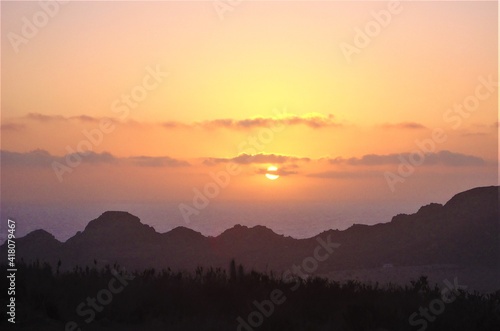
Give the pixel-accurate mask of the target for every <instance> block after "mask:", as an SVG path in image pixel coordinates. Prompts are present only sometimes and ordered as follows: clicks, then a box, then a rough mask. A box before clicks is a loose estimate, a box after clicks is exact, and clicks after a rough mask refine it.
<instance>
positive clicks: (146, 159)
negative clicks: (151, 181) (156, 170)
mask: <svg viewBox="0 0 500 331" xmlns="http://www.w3.org/2000/svg"><path fill="white" fill-rule="evenodd" d="M129 160H130V161H132V163H133V164H135V165H137V166H140V167H185V166H189V163H188V162H186V161H181V160H176V159H173V158H171V157H168V156H159V157H154V156H133V157H129Z"/></svg>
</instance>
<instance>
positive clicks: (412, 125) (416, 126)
mask: <svg viewBox="0 0 500 331" xmlns="http://www.w3.org/2000/svg"><path fill="white" fill-rule="evenodd" d="M382 128H384V129H407V130H421V129H427V127H426V126H425V125H423V124H420V123H416V122H401V123H394V124H393V123H386V124H382Z"/></svg>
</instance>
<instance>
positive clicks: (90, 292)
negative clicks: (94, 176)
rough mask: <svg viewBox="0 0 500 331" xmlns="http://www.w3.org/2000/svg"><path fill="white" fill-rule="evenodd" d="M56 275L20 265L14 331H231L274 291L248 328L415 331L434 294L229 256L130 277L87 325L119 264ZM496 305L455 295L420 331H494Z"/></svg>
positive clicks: (495, 298)
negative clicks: (274, 300)
mask: <svg viewBox="0 0 500 331" xmlns="http://www.w3.org/2000/svg"><path fill="white" fill-rule="evenodd" d="M63 262H64V261H62V262H61V263H63ZM58 264H59V265H60V263H58ZM2 267H4V268H6V266H2ZM58 269H59V268H57V269H56V271H53V270H52V268H51V266H50V265H49V264H46V263H40V262H39V261H35V262H34V263H31V264H26V263H24V262H20V263H18V271H17V279H16V309H17V310H16V324H17V326H18V327H19V328H20V329H30V330H35V329H36V330H64V327H65V324H66V323H67V322H69V321H74V322H76V323H77V324H78V325H79V326H80V327H81V329H82V330H96V329H99V330H100V329H101V328H105V329H106V330H122V329H124V325H128V328H127V330H129V329H130V327H136V329H137V330H150V329H151V330H187V331H189V330H197V331H199V330H201V331H203V330H236V328H237V326H238V322H237V320H236V319H237V317H241V318H242V319H243V320H247V318H248V316H249V314H250V313H252V312H253V311H256V307H255V305H254V302H255V301H257V302H259V303H260V302H262V301H264V300H269V298H270V293H271V292H272V291H273V290H275V289H280V290H281V291H282V292H283V293H284V296H285V297H286V301H285V302H284V303H283V304H281V305H279V306H275V307H274V311H273V313H272V314H271V315H270V316H269V317H265V318H264V321H263V323H262V325H260V326H259V327H258V328H254V330H259V331H260V330H292V331H293V330H348V331H349V330H353V331H354V330H362V331H366V330H394V331H396V330H397V331H399V330H418V328H417V327H412V326H410V324H409V322H408V319H409V316H410V315H411V314H413V313H414V312H417V311H418V309H419V308H420V307H428V306H429V303H430V302H431V301H432V300H434V299H438V298H440V291H439V289H438V288H437V287H434V288H432V287H431V286H430V284H429V283H428V280H427V278H426V277H421V278H419V279H417V280H415V281H412V282H411V283H410V284H409V285H406V286H396V285H387V286H380V285H379V284H378V283H376V284H363V283H360V282H357V281H349V282H346V283H344V284H340V283H338V282H332V281H328V280H326V279H322V278H315V277H313V278H309V279H307V280H302V279H299V278H295V282H291V281H290V280H284V279H282V278H280V277H276V276H275V275H272V274H264V273H258V272H255V271H253V270H251V271H249V272H245V271H244V268H243V266H241V265H237V264H236V261H234V260H233V261H230V263H229V273H227V272H226V270H222V269H220V268H217V269H214V268H202V267H198V268H196V270H195V271H194V272H193V273H187V272H174V271H172V270H170V269H167V270H155V269H146V270H142V271H140V272H135V273H134V274H133V275H134V277H135V278H134V279H133V280H130V281H129V283H128V285H127V286H125V287H124V289H123V291H121V292H120V293H117V294H114V295H113V299H112V301H111V302H110V303H109V304H108V305H105V306H103V309H102V311H100V312H96V315H95V319H94V320H93V321H92V322H90V323H89V324H87V323H86V322H85V319H84V317H82V316H79V315H78V313H77V312H76V308H77V306H78V305H79V304H81V303H82V302H85V300H86V299H87V297H96V295H97V293H98V292H99V291H100V290H102V289H106V288H108V286H109V281H110V280H111V279H112V278H114V277H115V276H114V275H113V272H114V270H121V269H120V266H118V265H113V266H110V265H106V266H105V267H103V268H101V269H98V268H97V267H96V265H95V264H94V265H93V266H85V267H75V268H74V269H73V270H71V271H66V272H62V271H59V270H58ZM122 274H123V272H122ZM3 279H4V280H3V282H5V283H4V284H5V285H7V286H6V287H8V284H7V283H6V282H7V279H6V278H5V277H4V278H3ZM6 287H4V288H6ZM292 288H296V290H295V291H294V290H292ZM7 300H8V297H7V291H2V292H1V294H0V301H1V302H0V303H1V304H2V305H3V307H5V305H6V304H7ZM499 302H500V291H497V292H496V293H491V294H488V295H483V294H480V293H468V292H465V291H460V292H459V293H458V295H457V298H456V300H455V301H454V302H452V303H449V304H446V307H445V311H444V312H443V313H442V314H441V315H439V316H438V317H437V318H436V320H435V321H433V322H432V323H429V325H428V327H427V329H426V330H429V331H432V330H439V331H447V330H454V331H457V330H458V331H460V330H464V331H473V330H481V331H483V330H500V314H499V313H498V311H499V308H498V307H499ZM7 318H8V315H6V314H2V317H1V318H0V326H1V327H2V329H5V328H4V327H5V326H7V324H9V323H8V322H7ZM9 326H10V325H9ZM133 330H135V329H133Z"/></svg>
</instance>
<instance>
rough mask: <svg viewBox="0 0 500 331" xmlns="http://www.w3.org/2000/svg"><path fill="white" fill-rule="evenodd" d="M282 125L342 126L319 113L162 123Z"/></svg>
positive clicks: (238, 127) (170, 125)
mask: <svg viewBox="0 0 500 331" xmlns="http://www.w3.org/2000/svg"><path fill="white" fill-rule="evenodd" d="M282 125H305V126H308V127H310V128H313V129H320V128H325V127H340V126H342V125H341V124H339V123H336V122H335V121H334V116H333V115H332V114H329V115H327V116H325V115H322V114H317V113H311V114H305V115H301V116H298V115H286V116H282V117H277V118H271V117H257V118H250V119H242V120H235V119H230V118H224V119H215V120H209V121H203V122H195V123H192V124H185V123H181V122H175V121H168V122H163V123H162V126H163V127H165V128H167V129H177V128H192V127H198V128H202V129H207V130H214V129H220V128H224V129H230V130H245V129H254V128H265V127H279V126H282Z"/></svg>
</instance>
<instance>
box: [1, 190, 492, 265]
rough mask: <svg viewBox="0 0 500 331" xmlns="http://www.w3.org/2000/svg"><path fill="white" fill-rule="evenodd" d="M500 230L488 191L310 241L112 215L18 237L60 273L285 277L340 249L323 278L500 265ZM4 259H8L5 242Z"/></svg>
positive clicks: (21, 253) (29, 252)
mask: <svg viewBox="0 0 500 331" xmlns="http://www.w3.org/2000/svg"><path fill="white" fill-rule="evenodd" d="M305 226H306V225H305ZM499 229H500V228H499V187H498V186H489V187H478V188H474V189H471V190H468V191H465V192H461V193H459V194H456V195H455V196H454V197H452V198H451V199H450V200H449V201H448V202H447V203H446V204H444V205H441V204H437V203H431V204H429V205H426V206H423V207H421V208H420V209H419V210H418V211H417V212H416V213H415V214H411V215H407V214H400V215H396V216H394V217H393V218H392V220H391V221H390V222H388V223H381V224H376V225H371V226H369V225H361V224H355V225H353V226H351V227H350V228H348V229H346V230H343V231H339V230H328V231H325V232H322V233H320V234H318V235H317V236H315V237H312V238H308V239H294V238H291V237H287V236H283V235H278V234H276V233H274V232H273V231H272V230H270V229H269V228H266V227H265V226H255V227H252V228H248V227H246V226H241V225H235V226H234V227H232V228H230V229H228V230H226V231H224V232H223V233H222V234H220V235H218V236H216V237H205V236H203V235H202V234H201V233H199V232H196V231H194V230H191V229H188V228H186V227H177V228H175V229H173V230H171V231H169V232H166V233H158V232H156V231H155V229H154V228H152V227H151V226H148V225H146V224H143V223H141V221H140V219H139V218H138V217H136V216H134V215H131V214H129V213H127V212H123V211H107V212H105V213H103V214H102V215H101V216H99V217H98V218H96V219H94V220H92V221H90V222H89V223H88V225H87V226H86V227H85V229H84V230H83V231H81V232H80V231H79V232H78V233H77V234H76V235H74V236H73V237H71V238H70V239H68V240H67V241H66V242H60V241H58V240H57V239H56V238H55V237H54V236H53V235H52V234H50V233H48V232H46V231H45V230H36V231H33V232H31V233H29V234H28V235H26V236H24V237H22V238H18V239H17V240H16V250H17V251H16V254H17V256H16V259H18V260H20V259H23V260H24V261H25V262H30V261H35V260H39V261H46V262H48V263H50V264H52V265H54V266H55V265H57V263H58V262H59V261H61V268H62V269H70V268H73V267H74V266H76V265H79V266H82V267H84V266H93V265H94V264H96V265H98V266H103V265H105V264H114V263H118V264H119V265H121V266H123V267H125V268H127V269H129V270H130V269H131V270H135V269H144V268H170V269H172V270H187V271H192V270H194V269H195V268H196V267H198V266H206V267H222V268H227V267H228V265H229V261H230V260H231V259H235V260H236V261H237V263H238V264H242V265H243V266H244V267H245V268H246V269H247V270H248V269H253V270H256V271H271V270H272V271H273V272H276V273H280V272H283V271H284V270H287V269H290V268H291V266H293V265H298V264H301V263H302V262H303V261H304V259H306V258H308V257H312V256H314V252H315V249H316V247H318V245H319V241H318V239H320V240H322V241H323V242H327V241H330V242H334V243H336V244H337V246H338V247H336V248H335V249H333V251H332V252H331V254H330V255H329V256H328V258H327V259H326V260H324V261H321V262H320V263H318V266H317V269H316V270H315V272H316V273H319V274H324V273H328V272H330V271H333V270H346V269H362V268H378V267H382V266H383V265H391V266H419V265H434V264H453V265H460V266H467V267H474V266H498V265H500V263H499V262H500V253H499V252H500V234H499V233H500V232H499ZM0 254H1V256H2V257H6V256H7V245H6V244H4V245H2V246H1V247H0ZM4 259H5V258H4Z"/></svg>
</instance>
